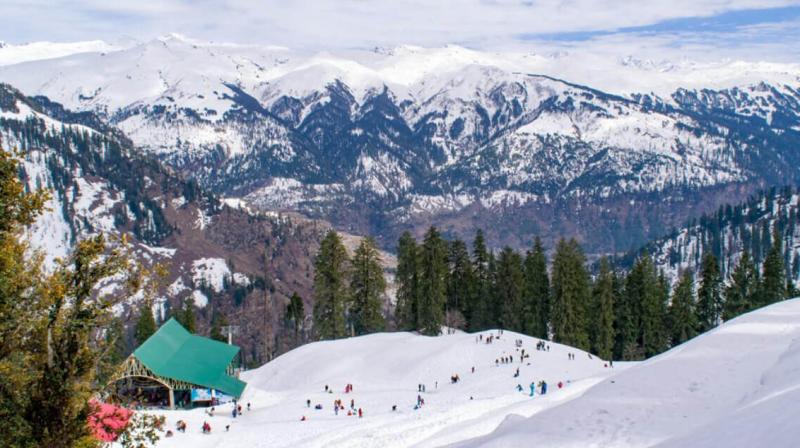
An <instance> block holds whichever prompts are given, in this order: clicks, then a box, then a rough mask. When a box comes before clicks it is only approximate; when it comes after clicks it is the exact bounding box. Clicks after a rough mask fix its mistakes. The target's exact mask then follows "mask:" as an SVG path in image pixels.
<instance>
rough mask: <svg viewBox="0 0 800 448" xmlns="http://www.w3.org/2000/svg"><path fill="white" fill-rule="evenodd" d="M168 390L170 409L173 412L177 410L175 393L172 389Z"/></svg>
mask: <svg viewBox="0 0 800 448" xmlns="http://www.w3.org/2000/svg"><path fill="white" fill-rule="evenodd" d="M167 390H168V391H169V409H170V410H171V411H174V410H175V391H174V389H172V388H171V387H168V388H167Z"/></svg>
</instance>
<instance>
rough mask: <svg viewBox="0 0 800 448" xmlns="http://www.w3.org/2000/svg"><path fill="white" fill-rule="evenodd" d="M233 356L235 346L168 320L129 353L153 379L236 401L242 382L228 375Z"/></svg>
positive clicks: (236, 348)
mask: <svg viewBox="0 0 800 448" xmlns="http://www.w3.org/2000/svg"><path fill="white" fill-rule="evenodd" d="M237 353H239V347H237V346H235V345H229V344H225V343H222V342H219V341H215V340H213V339H209V338H204V337H202V336H197V335H194V334H191V333H189V332H188V331H186V329H185V328H183V327H182V326H181V324H179V323H178V322H177V321H176V320H175V319H170V320H169V321H167V322H166V323H165V324H164V325H162V326H161V328H159V329H158V331H157V332H156V333H155V334H153V335H152V336H150V338H149V339H147V341H145V343H144V344H142V345H141V346H140V347H139V348H138V349H136V351H135V352H133V357H134V358H136V359H137V360H138V361H139V362H140V363H142V364H143V365H144V366H145V367H147V368H148V369H149V370H150V371H152V372H153V373H154V374H155V375H157V376H160V377H163V378H169V379H172V380H175V381H181V382H184V383H190V384H195V385H198V386H203V387H207V388H211V389H216V390H218V391H220V392H223V393H225V394H228V395H231V396H233V397H236V398H239V397H240V396H241V395H242V391H243V390H244V387H245V385H246V383H245V382H243V381H240V380H239V379H237V378H234V377H233V376H230V375H229V374H228V369H229V367H230V366H231V362H232V361H233V359H234V357H235V356H236V354H237Z"/></svg>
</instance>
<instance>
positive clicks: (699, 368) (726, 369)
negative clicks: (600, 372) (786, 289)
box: [457, 299, 800, 448]
mask: <svg viewBox="0 0 800 448" xmlns="http://www.w3.org/2000/svg"><path fill="white" fill-rule="evenodd" d="M798 422H800V299H793V300H788V301H785V302H780V303H776V304H774V305H771V306H769V307H766V308H763V309H760V310H757V311H754V312H751V313H748V314H745V315H743V316H740V317H739V318H737V319H734V320H732V321H730V322H727V323H725V324H723V325H722V326H720V327H718V328H717V329H715V330H712V331H710V332H708V333H706V334H704V335H701V336H699V337H697V338H695V339H693V340H691V341H689V342H687V343H685V344H683V345H680V346H678V347H676V348H674V349H672V350H670V351H668V352H666V353H664V354H662V355H659V356H657V357H655V358H652V359H650V360H648V361H645V362H642V363H640V364H639V365H636V366H635V367H633V368H630V369H627V370H625V371H622V372H619V373H617V374H616V375H614V376H613V377H612V378H607V379H605V380H603V381H602V382H601V383H599V384H597V385H596V386H594V387H593V388H591V389H590V390H588V391H587V392H586V393H585V394H583V395H582V396H581V397H579V398H577V399H575V400H572V401H570V402H568V403H565V404H564V405H563V406H558V407H553V408H550V409H548V410H545V411H544V412H541V413H538V414H536V415H533V416H532V417H530V418H527V419H516V420H515V421H513V422H509V423H508V424H505V425H502V427H500V428H498V429H497V430H496V431H494V432H493V433H492V434H489V435H487V436H484V437H479V438H476V439H474V440H471V441H467V442H464V443H461V444H458V445H457V446H460V447H519V446H546V447H554V448H560V447H582V448H590V447H651V446H658V447H660V448H667V447H669V448H678V447H680V448H694V447H697V448H700V447H712V446H713V447H725V448H731V447H772V448H782V447H787V448H788V447H797V446H800V424H798Z"/></svg>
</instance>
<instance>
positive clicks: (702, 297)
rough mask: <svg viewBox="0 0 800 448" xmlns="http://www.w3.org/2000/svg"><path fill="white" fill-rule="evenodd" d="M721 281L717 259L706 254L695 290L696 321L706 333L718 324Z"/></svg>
mask: <svg viewBox="0 0 800 448" xmlns="http://www.w3.org/2000/svg"><path fill="white" fill-rule="evenodd" d="M721 288H722V279H721V278H720V273H719V263H718V262H717V257H715V256H714V255H713V254H711V253H710V252H706V254H705V255H704V256H703V261H702V263H701V266H700V288H698V290H697V321H698V323H699V325H700V331H701V332H706V331H708V330H710V329H712V328H714V327H716V326H717V325H718V324H719V319H720V314H721V312H722V294H721V291H720V290H721Z"/></svg>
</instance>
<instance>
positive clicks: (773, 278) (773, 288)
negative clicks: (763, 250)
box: [760, 230, 786, 305]
mask: <svg viewBox="0 0 800 448" xmlns="http://www.w3.org/2000/svg"><path fill="white" fill-rule="evenodd" d="M761 281H762V283H761V291H760V299H761V300H762V303H761V305H770V304H773V303H775V302H779V301H781V300H784V299H786V267H785V265H784V262H783V242H782V241H781V236H780V234H779V233H778V231H777V230H776V231H775V232H774V235H773V237H772V245H771V246H770V248H769V252H768V253H767V258H766V259H765V260H764V275H763V276H762V278H761Z"/></svg>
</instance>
